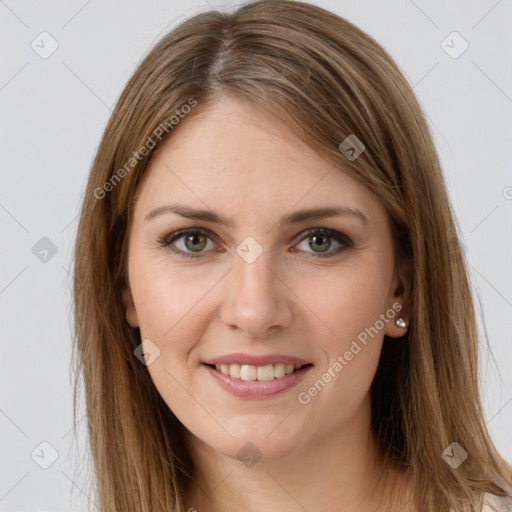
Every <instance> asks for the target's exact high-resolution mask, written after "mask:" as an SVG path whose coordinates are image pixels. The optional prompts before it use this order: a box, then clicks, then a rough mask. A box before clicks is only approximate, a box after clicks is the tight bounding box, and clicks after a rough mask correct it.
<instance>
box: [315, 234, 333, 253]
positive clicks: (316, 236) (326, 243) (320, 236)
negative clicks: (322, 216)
mask: <svg viewBox="0 0 512 512" xmlns="http://www.w3.org/2000/svg"><path fill="white" fill-rule="evenodd" d="M313 239H314V243H315V244H316V243H317V241H318V240H319V239H320V240H321V239H323V240H324V243H320V244H319V245H320V246H321V247H320V248H321V249H327V248H328V247H329V245H330V244H329V242H328V239H329V237H327V236H324V235H314V236H313ZM317 247H318V245H317ZM313 250H314V247H313ZM317 252H318V251H317Z"/></svg>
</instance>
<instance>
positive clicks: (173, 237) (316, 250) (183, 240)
mask: <svg viewBox="0 0 512 512" xmlns="http://www.w3.org/2000/svg"><path fill="white" fill-rule="evenodd" d="M302 235H303V236H302V238H301V242H300V244H298V245H297V246H296V247H299V248H300V245H301V244H307V246H306V247H305V248H304V247H303V248H302V249H299V250H300V251H302V252H309V253H311V252H312V253H313V254H314V256H315V257H318V258H328V257H331V256H335V255H337V254H340V253H341V252H342V251H344V250H345V249H346V248H351V247H353V243H352V241H351V239H350V238H349V237H348V236H346V235H344V234H342V233H338V232H337V231H333V230H331V229H324V228H316V229H310V230H309V231H307V232H306V233H305V236H304V233H302ZM333 240H334V241H335V243H337V244H338V247H335V248H334V249H332V250H329V249H331V246H332V241H333ZM158 242H159V244H160V245H162V246H164V247H168V248H169V249H170V250H171V251H172V252H173V253H175V254H176V255H177V256H179V257H183V258H198V257H200V256H201V253H205V252H211V250H212V249H214V247H215V244H214V243H213V240H212V236H211V234H210V233H209V232H208V231H207V230H204V229H197V228H194V229H183V230H181V231H176V232H175V233H171V234H170V235H167V236H165V237H164V238H162V239H160V240H158ZM308 247H309V248H310V249H312V251H308ZM207 248H209V249H210V250H205V249H207ZM292 251H293V252H295V249H293V250H292Z"/></svg>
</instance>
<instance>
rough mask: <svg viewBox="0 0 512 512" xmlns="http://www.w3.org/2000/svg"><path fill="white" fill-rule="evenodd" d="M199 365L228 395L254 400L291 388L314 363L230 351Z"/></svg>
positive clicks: (286, 357)
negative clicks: (225, 354)
mask: <svg viewBox="0 0 512 512" xmlns="http://www.w3.org/2000/svg"><path fill="white" fill-rule="evenodd" d="M247 363H252V364H247ZM202 366H203V367H204V368H205V369H206V371H207V372H208V373H209V374H210V376H211V377H212V378H213V381H214V382H215V383H216V384H217V385H219V386H220V387H221V388H222V389H224V390H225V391H228V392H229V393H230V394H231V395H234V396H236V397H238V398H244V399H251V400H256V399H265V398H271V397H274V396H276V395H278V394H280V393H284V392H285V391H287V390H291V389H292V388H293V387H295V386H297V385H298V383H299V382H301V381H302V380H303V379H304V378H305V376H306V375H307V374H308V373H309V372H310V371H312V369H313V366H314V365H313V364H312V363H309V362H307V361H304V360H303V359H297V358H294V357H289V356H275V355H267V356H250V355H248V354H231V355H230V356H224V357H222V358H218V359H215V360H209V361H205V362H203V363H202Z"/></svg>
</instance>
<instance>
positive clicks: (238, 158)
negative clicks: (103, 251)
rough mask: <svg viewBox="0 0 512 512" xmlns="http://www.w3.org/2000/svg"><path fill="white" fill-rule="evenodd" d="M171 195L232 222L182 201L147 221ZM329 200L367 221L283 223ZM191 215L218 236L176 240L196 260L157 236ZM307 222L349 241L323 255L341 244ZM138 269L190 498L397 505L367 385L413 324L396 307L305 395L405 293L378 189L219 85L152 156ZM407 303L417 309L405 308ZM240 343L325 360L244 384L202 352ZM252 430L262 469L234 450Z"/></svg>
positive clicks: (139, 210)
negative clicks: (248, 256) (251, 244)
mask: <svg viewBox="0 0 512 512" xmlns="http://www.w3.org/2000/svg"><path fill="white" fill-rule="evenodd" d="M172 203H180V204H184V205H187V206H189V207H190V208H199V209H211V210H214V211H215V212H217V213H218V214H220V215H222V216H223V217H226V218H227V219H231V220H232V222H233V226H232V227H229V228H228V227H226V226H224V225H222V224H216V223H213V222H210V221H203V220H194V219H187V218H184V217H181V216H179V215H178V214H176V213H162V214H159V215H155V216H154V217H153V218H151V219H150V220H145V217H146V216H147V214H148V213H149V212H151V211H152V210H154V209H155V208H158V207H161V206H165V205H169V204H172ZM327 205H329V206H341V207H351V208H356V209H358V210H360V211H361V212H362V213H363V214H364V215H365V216H366V217H367V219H368V222H367V224H364V223H363V222H361V221H360V220H359V219H358V218H357V217H355V216H337V217H329V218H323V219H313V220H306V221H304V222H301V223H300V224H296V225H291V224H287V225H281V224H280V223H279V221H280V219H281V218H282V217H283V216H284V215H287V214H289V213H291V212H296V211H298V210H302V209H308V208H322V207H325V206H327ZM185 228H197V229H199V228H202V229H204V230H209V232H210V234H211V235H209V237H207V238H206V239H201V240H200V241H199V242H204V240H206V241H207V242H206V246H205V245H204V244H203V245H201V243H199V248H198V249H195V247H196V246H195V245H194V244H193V243H189V244H185V240H186V239H185V238H184V237H182V238H181V239H178V240H175V241H174V242H173V243H174V246H175V247H176V248H177V249H181V250H182V251H185V252H188V253H189V254H190V253H191V254H192V255H194V254H196V255H197V257H196V258H195V259H193V258H180V257H179V256H177V255H175V253H173V252H172V251H171V250H170V249H169V247H165V246H164V245H162V244H161V243H159V240H161V239H163V238H165V237H167V236H168V235H169V234H171V233H173V232H176V231H178V230H180V229H185ZM312 228H315V229H316V228H325V229H330V230H334V231H336V232H338V233H342V234H344V235H346V236H348V237H349V238H350V239H351V241H352V243H353V246H352V247H345V248H344V250H343V251H342V252H341V253H339V254H337V255H334V256H332V257H330V258H325V257H324V258H322V254H323V253H329V252H333V251H335V250H336V248H338V247H344V245H343V243H341V242H337V241H336V240H335V239H334V238H329V237H327V244H326V243H324V242H325V239H322V238H321V237H320V239H319V241H317V242H316V244H317V245H315V240H314V239H312V236H311V234H308V233H305V232H306V230H308V229H312ZM199 235H200V234H199ZM248 236H251V237H253V238H254V239H255V240H256V241H257V242H258V244H259V245H260V246H261V248H262V249H263V252H262V253H261V254H260V255H259V256H258V257H257V258H256V260H255V261H253V262H252V263H248V262H247V261H245V260H244V259H243V258H241V257H240V256H239V255H238V254H237V252H236V248H237V247H238V246H239V244H240V243H241V242H242V241H243V240H244V239H245V238H246V237H248ZM328 241H330V242H331V245H330V246H329V244H328ZM197 243H198V242H197V241H196V244H197ZM312 244H313V246H312ZM315 249H316V251H318V252H316V251H315ZM194 250H196V251H199V252H194ZM322 251H323V252H322ZM128 275H129V287H127V288H126V290H125V292H124V295H123V299H124V304H125V306H126V319H127V321H128V322H129V323H130V324H131V325H132V326H134V327H139V328H140V332H141V338H142V339H143V340H145V339H150V340H151V341H152V343H154V345H153V346H157V347H158V349H159V350H160V353H159V355H158V357H156V359H154V362H152V363H151V364H150V365H148V367H147V368H148V371H149V373H150V375H151V378H152V380H153V382H154V384H155V386H156V388H157V390H158V391H159V393H160V394H161V396H162V398H163V399H164V400H165V402H166V403H167V404H168V406H169V407H170V409H172V411H173V412H174V414H175V415H176V416H177V417H178V418H179V420H180V421H181V422H182V423H183V425H184V426H185V427H186V429H187V431H188V443H189V446H190V450H191V453H192V456H193V459H194V461H195V466H196V471H197V474H196V478H194V483H193V485H192V487H191V488H190V489H189V490H188V492H187V507H192V508H194V509H196V510H198V511H199V512H200V511H201V510H209V511H212V512H216V511H220V510H222V511H223V512H226V511H232V510H233V511H234V510H247V511H257V510H258V511H259V510H266V511H270V512H272V511H274V510H275V511H280V512H283V511H285V512H287V511H290V512H292V511H299V510H304V509H305V510H308V511H317V510H318V511H320V510H343V511H352V510H354V511H355V510H357V511H358V512H364V511H374V510H382V509H383V508H381V507H382V505H383V504H386V503H388V504H390V506H391V507H393V506H394V505H396V504H398V502H399V500H398V498H396V496H395V495H392V494H391V489H392V488H395V487H396V486H397V485H398V486H399V489H400V492H399V493H398V494H399V497H400V499H404V497H406V496H408V495H407V490H406V489H407V488H406V487H404V482H405V480H404V479H403V478H402V477H401V476H400V474H399V473H398V472H397V471H396V470H394V469H393V468H392V467H391V466H390V465H389V464H388V463H386V462H385V461H383V460H381V458H380V457H379V456H378V453H377V450H376V448H375V445H374V442H373V439H372V436H371V432H370V395H369V390H370V385H371V382H372V379H373V377H374V375H375V371H376V369H377V364H378V359H379V355H380V351H381V347H382V341H383V336H384V334H386V335H388V336H390V337H400V336H402V335H403V334H404V333H405V330H404V329H402V328H400V327H398V326H396V325H395V321H394V319H393V320H391V321H388V322H387V323H385V326H384V328H382V329H380V330H379V332H378V334H377V335H374V336H373V337H370V338H369V340H368V343H367V345H366V346H364V347H363V348H362V350H361V351H360V352H359V353H358V354H357V355H355V356H354V357H353V359H352V360H350V361H349V362H348V364H347V365H346V366H344V367H343V369H342V371H339V372H337V373H336V372H335V374H336V376H335V377H334V378H332V379H331V381H330V382H329V383H328V384H327V385H326V386H325V387H324V388H323V389H322V391H321V392H319V393H318V394H317V395H316V396H314V397H312V398H311V400H310V402H309V403H308V404H306V405H304V404H301V403H299V401H298V399H297V395H298V393H299V392H301V391H305V390H306V391H307V390H308V388H309V387H310V386H311V385H312V384H313V383H314V382H316V381H317V380H318V379H320V378H321V376H322V374H323V373H324V372H326V371H327V370H328V368H329V367H332V365H333V363H334V362H335V361H336V360H337V358H338V356H340V355H341V356H343V354H345V352H346V351H347V350H349V348H350V346H351V343H352V341H353V340H356V339H357V336H358V334H360V333H361V332H362V331H364V329H365V328H369V327H370V326H374V325H375V323H376V321H377V320H378V319H379V317H380V315H381V314H384V313H385V312H386V311H388V310H390V309H391V310H392V311H393V309H392V305H393V304H396V303H399V304H403V296H402V293H403V289H404V279H405V276H404V275H403V272H402V271H401V269H397V268H395V261H394V256H393V239H392V235H391V228H390V222H389V218H388V215H387V212H386V210H385V209H384V206H383V205H382V204H381V202H380V201H379V200H378V198H377V197H376V196H374V195H373V194H372V193H371V191H370V190H369V189H367V188H366V187H365V186H363V185H362V184H361V183H359V182H358V181H356V180H355V179H354V178H352V177H350V176H349V175H348V174H346V173H345V172H343V171H342V170H341V169H338V168H335V167H333V165H332V164H330V163H329V162H327V161H326V160H324V159H323V158H322V157H321V156H319V155H318V154H317V153H316V152H314V151H313V150H312V149H311V148H310V147H309V146H307V145H306V144H305V143H304V142H302V141H301V140H300V139H299V138H298V137H297V136H296V135H295V134H294V133H293V132H292V131H291V129H290V128H289V127H288V126H286V125H285V124H283V122H281V121H280V120H279V119H277V118H275V117H273V116H269V115H268V114H267V113H265V112H263V111H261V110H260V109H259V108H258V107H257V106H255V105H254V104H252V103H249V102H246V101H242V100H239V99H235V98H233V97H229V96H223V97H221V98H219V99H217V100H216V101H215V102H214V103H212V104H209V105H207V106H204V105H203V106H201V105H199V106H198V108H197V110H196V111H194V113H193V114H190V115H189V116H188V117H187V118H186V119H184V120H183V121H182V122H181V124H180V125H178V126H177V127H176V128H175V129H174V131H173V133H172V137H170V138H169V139H168V140H167V141H166V143H165V145H164V146H163V147H162V148H161V151H160V152H159V153H158V154H157V155H156V158H154V159H153V160H152V161H151V164H150V166H149V168H148V169H147V172H146V174H145V176H144V179H143V180H142V182H141V184H140V186H139V189H138V195H137V200H136V205H135V210H134V215H133V219H132V223H131V226H130V230H129V252H128ZM398 316H402V317H405V318H407V316H406V314H405V307H404V309H403V310H402V311H401V312H400V314H399V315H396V316H395V317H394V318H395V319H396V318H397V317H398ZM397 343H400V341H397ZM233 352H244V353H250V354H257V355H260V354H269V353H270V354H288V355H292V356H296V357H301V358H303V359H305V360H307V361H310V362H311V363H312V364H313V365H314V366H313V369H312V370H311V371H310V372H309V374H308V375H307V377H306V378H305V379H304V381H303V382H301V383H299V384H298V385H297V386H295V387H293V388H292V389H290V390H287V391H285V392H283V393H281V394H279V395H277V396H274V397H272V398H265V399H244V398H238V397H235V396H233V395H231V394H230V393H229V392H227V391H225V390H224V389H222V388H221V387H220V386H219V385H218V384H217V383H216V382H215V380H214V379H213V378H212V376H211V375H210V374H209V373H208V371H207V370H206V369H205V367H204V366H203V364H202V361H205V360H206V359H208V358H212V357H216V356H220V355H224V354H229V353H233ZM248 442H250V443H252V445H254V446H256V447H257V451H258V452H259V453H260V454H261V459H260V460H259V461H258V462H257V463H256V464H255V465H253V466H252V467H248V466H247V465H246V464H244V463H243V462H241V461H240V460H239V459H238V458H237V453H238V452H239V450H240V449H241V448H242V447H243V446H244V445H246V443H248ZM396 500H398V501H396ZM391 509H392V508H391ZM402 510H403V511H404V512H405V511H406V510H412V509H411V508H408V507H405V508H403V509H402Z"/></svg>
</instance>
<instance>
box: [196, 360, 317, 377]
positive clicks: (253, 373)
mask: <svg viewBox="0 0 512 512" xmlns="http://www.w3.org/2000/svg"><path fill="white" fill-rule="evenodd" d="M206 366H208V367H210V368H212V369H213V370H215V371H217V372H219V373H221V374H223V375H226V376H227V377H231V378H232V379H237V380H243V381H269V380H274V379H283V378H285V377H286V376H287V375H291V374H295V373H298V372H300V371H301V370H303V369H306V368H309V367H311V366H313V365H312V364H311V363H307V364H288V363H287V364H285V363H277V364H266V365H262V366H254V365H249V364H238V363H233V364H206Z"/></svg>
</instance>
